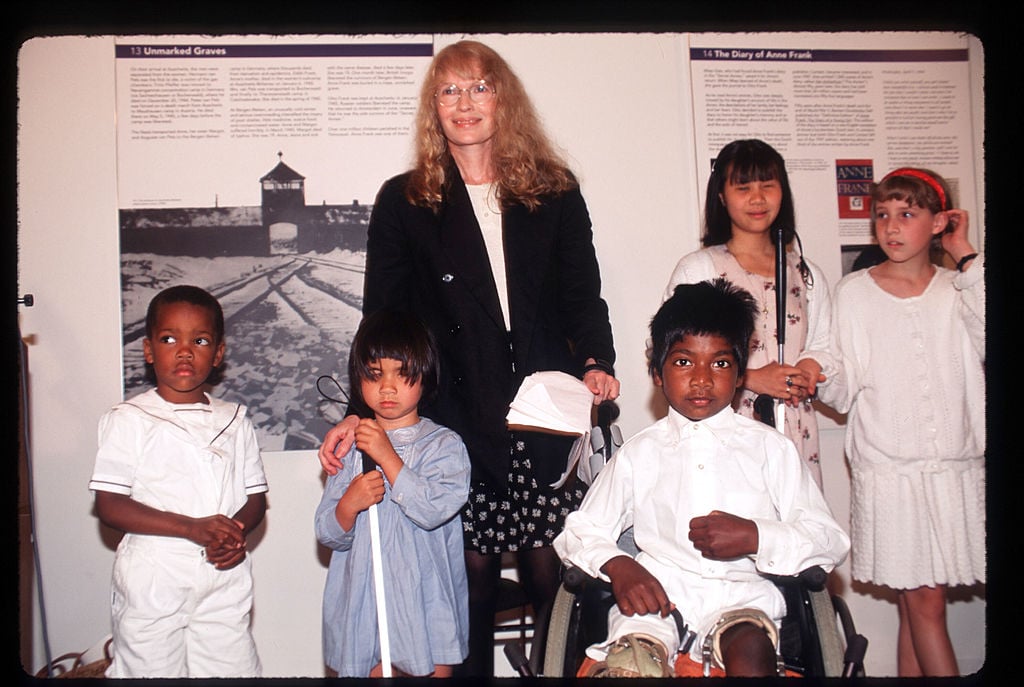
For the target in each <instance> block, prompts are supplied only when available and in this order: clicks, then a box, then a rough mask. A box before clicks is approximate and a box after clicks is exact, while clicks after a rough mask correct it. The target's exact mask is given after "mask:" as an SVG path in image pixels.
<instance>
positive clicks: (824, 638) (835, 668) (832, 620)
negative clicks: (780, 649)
mask: <svg viewBox="0 0 1024 687" xmlns="http://www.w3.org/2000/svg"><path fill="white" fill-rule="evenodd" d="M808 594H809V596H810V601H811V612H812V613H813V614H814V624H815V625H816V626H817V630H818V643H819V644H820V646H821V661H822V664H823V665H824V668H825V675H826V677H839V676H841V675H842V674H843V656H844V654H845V653H846V636H845V635H844V634H843V633H842V632H840V626H839V621H838V619H837V617H836V609H835V606H834V605H833V603H832V596H831V595H830V594H829V593H828V591H827V590H825V589H822V590H820V591H812V592H808Z"/></svg>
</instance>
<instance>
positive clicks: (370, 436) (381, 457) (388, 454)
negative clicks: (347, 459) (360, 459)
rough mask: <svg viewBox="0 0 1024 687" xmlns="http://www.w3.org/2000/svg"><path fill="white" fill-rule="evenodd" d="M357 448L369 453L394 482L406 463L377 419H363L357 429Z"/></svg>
mask: <svg viewBox="0 0 1024 687" xmlns="http://www.w3.org/2000/svg"><path fill="white" fill-rule="evenodd" d="M355 438H356V448H358V449H359V450H360V451H362V452H363V453H365V454H366V455H368V456H369V457H370V458H371V459H372V460H373V462H374V463H376V464H377V465H379V466H380V467H381V469H382V470H383V471H384V475H385V476H386V477H387V478H388V481H389V482H391V483H392V484H394V483H395V480H396V479H398V473H399V471H401V469H402V466H403V465H404V463H403V462H402V459H401V458H400V457H399V455H398V453H397V452H396V451H395V447H394V446H393V445H392V444H391V440H390V439H388V434H387V431H385V429H384V428H383V427H381V426H380V424H379V423H378V422H377V421H376V420H369V419H365V418H364V419H362V420H360V421H359V425H358V426H357V427H356V429H355Z"/></svg>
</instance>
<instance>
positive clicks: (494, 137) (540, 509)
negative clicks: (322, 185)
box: [319, 41, 619, 676]
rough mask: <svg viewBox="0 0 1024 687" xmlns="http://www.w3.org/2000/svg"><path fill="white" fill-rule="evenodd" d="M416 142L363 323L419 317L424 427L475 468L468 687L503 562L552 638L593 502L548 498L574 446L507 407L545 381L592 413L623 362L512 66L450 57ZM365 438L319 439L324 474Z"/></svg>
mask: <svg viewBox="0 0 1024 687" xmlns="http://www.w3.org/2000/svg"><path fill="white" fill-rule="evenodd" d="M416 130H417V131H416V160H415V166H414V168H413V169H412V170H411V171H410V172H407V173H405V174H402V175H400V176H397V177H395V178H393V179H390V180H389V181H387V182H385V184H384V186H383V187H382V188H381V190H380V193H379V194H378V196H377V199H376V203H375V205H374V208H373V214H372V217H371V220H370V227H369V235H368V240H367V257H366V281H365V287H364V289H365V290H364V301H363V312H364V315H365V314H370V313H372V312H375V311H377V310H381V309H384V308H388V309H398V310H407V311H410V312H413V313H415V314H416V315H417V316H419V317H420V318H421V319H422V320H423V321H424V322H425V323H426V325H427V327H428V328H429V329H430V331H431V333H432V334H433V335H434V337H435V338H436V339H437V342H438V348H439V350H440V354H441V360H440V384H439V388H438V393H437V395H436V398H435V400H433V401H432V402H431V403H429V404H427V405H425V406H424V408H423V411H422V412H423V414H424V415H425V416H427V417H430V418H431V419H433V420H434V421H436V422H438V423H440V424H443V425H445V426H447V427H450V428H451V429H453V430H455V431H456V432H458V433H459V434H460V435H461V436H462V438H463V440H464V441H465V443H466V446H467V448H468V450H469V455H470V462H471V465H472V484H471V488H470V497H469V501H468V503H467V506H466V508H465V509H464V511H463V512H462V522H463V530H464V533H465V561H466V568H467V573H468V582H469V597H470V599H469V601H470V603H469V615H470V618H469V622H470V653H469V658H468V659H467V661H466V663H465V664H464V665H463V666H462V670H461V671H460V674H463V675H466V676H489V675H492V674H493V644H492V642H493V640H492V637H493V633H492V626H493V622H494V612H495V603H496V596H497V588H498V585H497V583H498V578H499V575H500V573H501V556H502V554H503V553H511V554H514V555H515V557H516V561H517V567H518V572H519V579H520V581H521V582H522V583H523V585H524V587H525V589H526V591H527V593H528V594H529V596H530V599H531V602H532V604H533V607H534V610H535V614H534V615H535V618H536V619H537V620H538V621H539V622H540V624H541V625H543V624H544V623H543V621H544V620H545V619H546V617H547V611H548V608H549V607H550V603H551V600H552V599H553V597H554V593H555V591H556V590H557V587H558V583H559V576H558V572H559V560H558V557H557V555H556V554H555V553H554V550H553V549H552V548H551V541H552V540H553V539H554V537H555V536H556V535H557V534H558V533H559V532H560V531H561V530H562V525H563V522H564V520H565V516H566V515H567V514H568V513H569V512H571V511H572V510H574V509H575V508H576V507H577V505H578V504H579V502H580V501H581V500H582V497H583V494H584V491H585V487H584V485H582V484H581V483H577V482H575V481H569V482H567V483H566V484H565V485H564V486H563V487H561V488H558V489H553V488H551V487H550V486H549V485H550V484H551V483H554V482H555V481H556V480H557V478H558V477H559V475H560V473H561V471H562V469H563V468H564V466H565V457H566V455H567V453H568V451H569V447H570V445H571V439H567V438H565V437H556V436H552V435H544V434H538V433H529V432H518V431H517V432H510V431H509V430H508V429H507V427H506V424H505V414H506V413H507V411H508V406H509V403H510V402H511V400H512V398H513V396H514V395H515V392H516V390H517V388H518V387H519V384H520V382H522V380H523V378H524V377H525V376H527V375H529V374H531V373H533V372H537V371H539V370H560V371H562V372H566V373H569V374H573V375H576V376H578V377H580V378H581V379H582V380H583V381H584V382H585V383H586V384H587V386H588V387H589V388H590V390H591V391H592V392H593V394H594V403H595V404H596V403H600V402H601V401H603V400H606V399H614V398H616V397H617V396H618V392H619V383H618V381H617V380H616V379H615V376H614V370H613V368H612V363H613V362H614V359H615V352H614V349H613V346H612V334H611V325H610V323H609V319H608V307H607V305H606V303H605V301H604V300H603V299H602V298H601V278H600V272H599V269H598V263H597V257H596V255H595V252H594V247H593V241H592V234H591V224H590V216H589V214H588V212H587V207H586V203H585V202H584V200H583V196H582V195H581V194H580V190H579V184H578V183H577V181H576V179H575V177H574V176H573V174H572V172H571V171H569V169H568V168H567V167H566V165H565V163H564V162H563V161H562V160H561V158H560V157H559V156H558V155H557V154H556V153H555V151H554V148H553V146H552V145H551V143H550V142H549V140H548V138H547V136H546V135H545V133H544V131H543V129H542V127H541V126H540V122H539V118H538V117H537V114H536V112H535V111H534V109H533V106H532V104H531V103H530V100H529V98H528V97H527V95H526V93H525V91H524V89H523V86H522V83H521V82H520V81H519V79H518V78H517V77H516V75H515V74H514V73H513V72H512V70H511V69H510V68H509V66H508V64H507V63H506V62H505V60H504V59H502V58H501V56H499V55H498V54H497V53H496V52H494V50H492V49H491V48H489V47H487V46H486V45H483V44H481V43H478V42H474V41H461V42H458V43H455V44H453V45H450V46H448V47H446V48H444V49H443V50H441V51H440V52H439V53H438V54H437V55H436V56H435V57H434V60H433V62H432V63H431V66H430V68H429V70H428V72H427V75H426V77H425V81H424V84H423V88H422V90H421V94H420V106H419V112H418V115H417V120H416ZM355 424H356V422H355V419H354V416H353V417H350V418H346V419H345V420H343V421H342V422H341V423H339V424H338V425H337V426H336V427H334V428H333V429H332V430H330V431H329V432H328V434H327V436H326V437H325V439H324V442H323V444H322V446H321V448H320V454H319V455H320V461H321V463H322V464H323V467H324V469H325V470H326V471H327V472H328V473H332V474H333V473H334V472H336V471H337V469H338V466H339V465H340V464H341V462H342V459H343V457H344V455H345V453H346V452H347V451H348V449H349V447H350V446H351V442H352V431H353V428H354V426H355ZM538 629H539V632H540V635H543V629H544V628H543V627H539V628H538ZM538 644H540V645H542V643H540V642H538ZM536 654H539V652H536ZM536 654H535V657H536Z"/></svg>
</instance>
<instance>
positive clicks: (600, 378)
mask: <svg viewBox="0 0 1024 687" xmlns="http://www.w3.org/2000/svg"><path fill="white" fill-rule="evenodd" d="M595 362H597V361H595V360H594V359H593V358H588V359H587V363H586V364H587V365H593V364H594V363H595ZM583 383H584V384H586V385H587V388H588V389H590V393H592V394H594V405H595V406H596V405H600V404H601V402H602V401H614V400H615V399H617V398H618V397H619V380H617V379H615V377H614V376H613V375H610V374H608V373H607V372H605V371H604V370H598V369H592V370H588V371H587V372H585V373H584V374H583Z"/></svg>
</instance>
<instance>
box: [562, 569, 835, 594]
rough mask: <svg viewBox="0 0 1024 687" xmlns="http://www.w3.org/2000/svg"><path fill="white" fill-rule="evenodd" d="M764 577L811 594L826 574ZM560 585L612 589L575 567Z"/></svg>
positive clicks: (821, 585)
mask: <svg viewBox="0 0 1024 687" xmlns="http://www.w3.org/2000/svg"><path fill="white" fill-rule="evenodd" d="M765 577H766V578H767V579H769V580H771V581H772V582H774V583H775V584H776V585H779V586H780V587H790V586H795V587H800V586H802V587H806V588H807V589H808V590H810V591H812V592H820V591H821V590H823V589H824V588H825V582H826V581H827V580H828V573H827V572H825V570H824V568H822V567H821V566H819V565H812V566H811V567H810V568H805V569H804V570H801V571H800V572H799V573H797V574H796V575H765ZM562 583H563V584H564V585H565V588H566V589H567V590H568V591H570V592H572V593H574V594H576V593H579V592H580V591H582V590H583V588H584V587H589V586H595V585H596V586H597V587H598V588H599V589H607V590H611V587H612V586H611V584H610V583H608V582H606V581H605V580H602V579H600V578H598V577H593V576H591V575H588V574H587V573H585V572H583V571H582V570H581V569H579V568H577V567H576V566H575V565H570V566H568V567H567V568H566V569H565V572H564V573H563V574H562Z"/></svg>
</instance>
